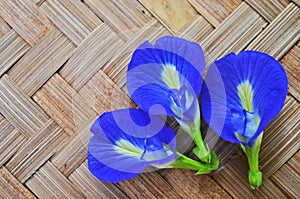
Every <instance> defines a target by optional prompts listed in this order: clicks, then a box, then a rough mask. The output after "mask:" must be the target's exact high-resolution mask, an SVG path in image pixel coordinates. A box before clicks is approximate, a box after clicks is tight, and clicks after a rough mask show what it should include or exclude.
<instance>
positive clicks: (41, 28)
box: [0, 0, 54, 46]
mask: <svg viewBox="0 0 300 199" xmlns="http://www.w3.org/2000/svg"><path fill="white" fill-rule="evenodd" d="M0 7H1V8H2V9H0V15H1V16H2V17H3V19H4V20H5V21H6V22H7V23H8V24H9V25H10V26H11V27H12V28H13V29H14V30H15V31H16V32H17V33H18V34H19V35H20V36H21V37H22V38H23V39H24V40H25V41H26V42H27V43H28V44H29V45H31V46H34V45H35V44H36V43H37V42H38V41H39V40H40V39H41V38H42V37H43V36H44V35H46V34H47V32H48V31H49V30H51V29H52V28H54V27H53V25H52V24H51V22H50V21H49V20H48V18H47V17H45V16H44V14H43V13H42V12H41V11H40V10H39V9H38V7H37V6H36V5H35V4H34V2H33V1H32V0H7V1H0Z"/></svg>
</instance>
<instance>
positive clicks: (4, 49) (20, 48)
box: [0, 30, 30, 76]
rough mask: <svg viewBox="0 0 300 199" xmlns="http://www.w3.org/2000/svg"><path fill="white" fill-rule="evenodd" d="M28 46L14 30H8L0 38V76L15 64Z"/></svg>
mask: <svg viewBox="0 0 300 199" xmlns="http://www.w3.org/2000/svg"><path fill="white" fill-rule="evenodd" d="M29 49H30V46H29V45H28V44H27V43H26V42H25V41H24V40H23V39H22V38H21V37H20V36H19V35H18V34H17V33H16V32H15V31H14V30H10V31H9V32H8V33H7V34H5V35H4V36H3V37H2V38H1V39H0V76H2V75H3V74H4V73H5V72H6V71H7V70H8V69H9V68H10V67H11V66H12V65H13V64H15V63H16V62H17V61H18V60H19V59H20V58H21V57H22V56H23V55H24V54H25V53H26V52H27V51H28V50H29Z"/></svg>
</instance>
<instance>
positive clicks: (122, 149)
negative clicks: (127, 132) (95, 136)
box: [114, 139, 144, 158]
mask: <svg viewBox="0 0 300 199" xmlns="http://www.w3.org/2000/svg"><path fill="white" fill-rule="evenodd" d="M114 149H115V150H116V151H117V152H118V153H120V154H123V155H128V156H131V157H137V158H140V157H141V156H142V154H143V152H144V149H141V148H139V147H136V146H134V145H133V144H132V143H130V142H129V141H127V140H124V139H120V140H119V141H117V142H116V145H115V146H114Z"/></svg>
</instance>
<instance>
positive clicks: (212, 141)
mask: <svg viewBox="0 0 300 199" xmlns="http://www.w3.org/2000/svg"><path fill="white" fill-rule="evenodd" d="M202 133H205V136H204V137H203V140H204V142H205V143H206V144H208V146H209V148H210V149H211V150H213V151H215V152H216V154H217V155H218V158H219V161H220V170H222V168H223V166H224V165H225V164H226V162H227V161H228V159H229V158H231V157H232V156H234V153H236V152H237V150H238V146H237V145H235V144H231V143H229V142H226V141H224V140H222V139H221V138H220V136H218V135H217V134H216V133H215V132H213V131H212V130H211V129H210V128H208V129H207V130H206V131H203V130H202Z"/></svg>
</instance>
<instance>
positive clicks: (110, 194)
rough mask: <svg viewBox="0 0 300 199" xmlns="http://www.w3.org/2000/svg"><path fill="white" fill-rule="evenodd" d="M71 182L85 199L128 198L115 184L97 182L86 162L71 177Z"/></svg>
mask: <svg viewBox="0 0 300 199" xmlns="http://www.w3.org/2000/svg"><path fill="white" fill-rule="evenodd" d="M69 180H70V181H71V182H72V183H73V184H74V186H75V187H76V188H77V190H78V191H80V192H81V194H82V195H83V196H84V197H85V198H103V199H110V198H124V199H126V198H128V197H127V196H126V195H125V194H124V193H123V192H122V191H121V190H120V189H118V188H117V187H116V186H115V185H114V184H111V183H105V182H101V181H99V180H97V179H96V178H95V177H94V176H93V175H92V174H91V173H90V172H89V170H88V168H87V162H84V163H82V164H81V165H80V167H78V168H77V169H76V170H75V171H74V172H73V173H72V174H71V175H70V176H69Z"/></svg>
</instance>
